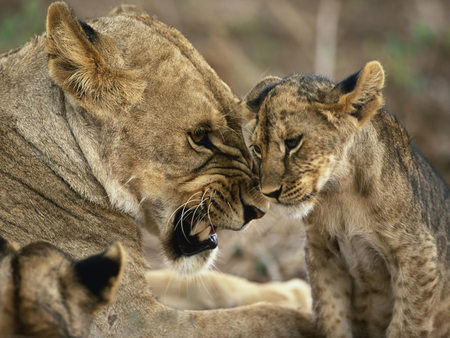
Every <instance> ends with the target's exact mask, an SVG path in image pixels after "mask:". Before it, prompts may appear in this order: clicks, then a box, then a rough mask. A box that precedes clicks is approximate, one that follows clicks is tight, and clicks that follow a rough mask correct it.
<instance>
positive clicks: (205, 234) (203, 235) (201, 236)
mask: <svg viewBox="0 0 450 338" xmlns="http://www.w3.org/2000/svg"><path fill="white" fill-rule="evenodd" d="M210 233H211V227H209V226H208V227H206V229H205V230H203V231H202V232H200V233H199V234H198V240H199V241H200V242H202V241H204V240H205V239H207V238H208V237H209V234H210Z"/></svg>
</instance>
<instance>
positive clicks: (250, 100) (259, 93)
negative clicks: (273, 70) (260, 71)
mask: <svg viewBox="0 0 450 338" xmlns="http://www.w3.org/2000/svg"><path fill="white" fill-rule="evenodd" d="M280 81H281V78H279V77H277V76H267V77H265V78H264V79H262V80H261V81H260V82H259V83H258V84H257V85H256V86H255V87H254V88H253V89H252V90H251V91H250V93H248V94H247V96H246V97H245V102H246V103H247V107H248V108H249V109H250V111H251V112H252V113H256V112H258V110H259V107H260V106H261V104H262V103H263V101H264V99H265V98H266V96H267V94H268V93H269V92H270V90H271V89H272V88H274V87H275V86H276V85H277V84H279V83H280Z"/></svg>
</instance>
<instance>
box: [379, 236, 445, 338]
mask: <svg viewBox="0 0 450 338" xmlns="http://www.w3.org/2000/svg"><path fill="white" fill-rule="evenodd" d="M398 238H402V240H399V241H397V243H396V245H395V246H393V248H394V249H392V251H391V252H392V257H391V259H392V264H391V265H392V271H391V274H392V281H393V285H392V289H393V296H394V311H393V316H392V320H391V323H390V324H389V327H388V329H387V337H388V338H400V337H429V336H430V335H431V332H432V330H433V320H434V315H435V309H436V306H437V303H438V298H439V295H440V294H441V290H442V287H443V286H442V284H443V280H442V272H441V271H440V270H439V264H438V253H437V248H436V245H435V243H434V240H433V238H432V236H431V235H429V234H426V233H423V234H421V235H419V236H414V237H412V236H411V234H407V233H404V234H402V235H401V236H399V237H398ZM399 243H400V244H399Z"/></svg>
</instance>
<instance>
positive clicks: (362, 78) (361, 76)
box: [328, 61, 384, 125]
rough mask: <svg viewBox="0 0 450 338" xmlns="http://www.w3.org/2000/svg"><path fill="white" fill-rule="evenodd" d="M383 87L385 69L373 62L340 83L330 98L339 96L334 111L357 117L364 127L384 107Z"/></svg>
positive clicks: (330, 94)
mask: <svg viewBox="0 0 450 338" xmlns="http://www.w3.org/2000/svg"><path fill="white" fill-rule="evenodd" d="M383 86H384V71H383V67H382V66H381V64H380V63H379V62H378V61H371V62H368V63H367V64H366V65H365V66H364V68H363V69H362V70H361V71H359V72H357V73H355V74H352V75H350V76H349V77H348V78H346V79H345V80H343V81H341V82H339V83H338V84H337V85H336V86H335V87H334V89H333V90H332V91H331V92H330V93H329V95H328V97H329V98H333V97H335V98H336V96H337V98H338V99H337V104H336V105H335V109H334V110H335V111H337V112H338V113H341V114H346V113H347V114H350V115H352V116H354V117H356V118H357V119H358V123H359V125H362V124H364V122H366V121H368V120H369V119H370V118H371V117H372V116H373V115H375V114H376V113H377V111H378V110H379V109H380V108H381V107H382V106H383V103H384V102H383V94H382V93H381V89H382V88H383Z"/></svg>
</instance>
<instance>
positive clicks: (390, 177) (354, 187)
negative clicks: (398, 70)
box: [247, 61, 450, 337]
mask: <svg viewBox="0 0 450 338" xmlns="http://www.w3.org/2000/svg"><path fill="white" fill-rule="evenodd" d="M264 82H266V83H265V84H264V85H258V86H256V87H255V89H254V90H253V91H252V92H251V93H250V94H249V95H248V98H247V100H248V106H249V108H250V109H252V110H253V111H254V113H255V115H254V119H253V120H252V121H250V122H249V124H248V126H247V127H248V128H250V129H251V130H252V136H251V141H250V143H251V145H250V146H251V147H252V148H253V152H254V154H255V157H256V158H257V159H258V162H259V166H260V170H261V174H260V177H261V191H262V192H263V193H264V194H265V195H266V196H267V197H268V198H270V200H271V201H272V202H274V204H273V206H274V207H277V209H280V212H282V213H285V214H286V213H288V214H291V215H293V216H295V217H301V218H304V220H305V225H306V232H307V244H306V250H307V266H308V273H309V278H310V282H311V287H312V294H313V307H314V311H315V315H316V316H317V324H318V328H319V330H320V331H321V332H322V333H324V334H326V335H327V336H328V337H351V336H355V337H382V336H387V337H446V336H448V335H450V321H449V320H448V318H450V295H449V292H448V291H449V288H450V245H449V238H450V235H449V232H450V229H449V224H450V214H449V212H450V197H449V196H450V193H449V190H448V187H447V186H446V185H445V183H444V182H443V181H442V180H441V178H440V177H439V176H438V175H437V174H436V173H435V172H434V170H433V169H432V167H431V166H430V164H429V163H428V162H427V161H426V160H425V159H424V158H423V157H422V156H421V155H420V153H419V152H418V151H417V150H416V149H415V148H414V146H412V145H411V144H410V140H409V138H408V135H407V133H406V131H405V129H404V128H403V127H402V126H401V125H400V123H399V122H398V121H397V120H396V119H395V117H394V116H393V115H391V114H389V113H388V112H387V111H386V110H384V108H383V97H382V93H381V89H382V87H383V85H384V72H383V68H382V67H381V65H380V64H379V63H378V62H376V61H374V62H369V63H368V64H366V66H365V67H364V68H363V69H362V70H361V71H360V72H358V73H356V74H354V75H352V76H350V77H349V78H347V79H346V80H344V81H342V82H340V83H338V84H335V83H333V82H331V81H330V80H328V79H326V78H323V77H319V76H314V75H303V74H296V75H292V76H290V77H287V78H285V79H280V78H274V77H271V78H269V79H266V80H264V81H263V83H264ZM424 113H426V112H424ZM255 117H256V118H255Z"/></svg>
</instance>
